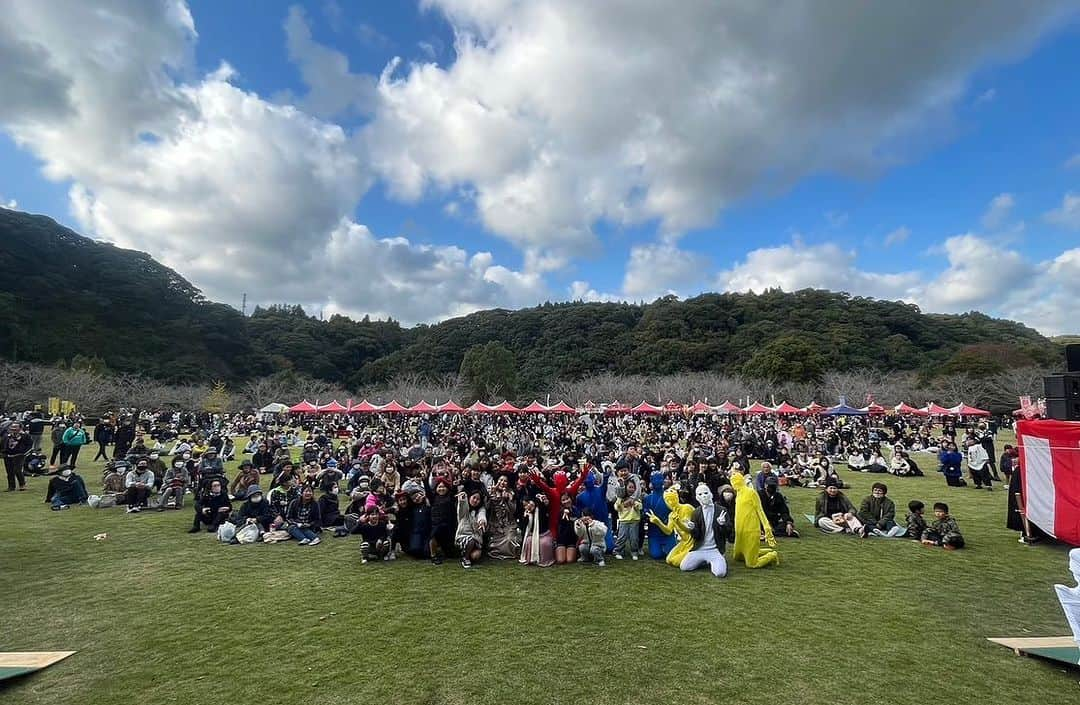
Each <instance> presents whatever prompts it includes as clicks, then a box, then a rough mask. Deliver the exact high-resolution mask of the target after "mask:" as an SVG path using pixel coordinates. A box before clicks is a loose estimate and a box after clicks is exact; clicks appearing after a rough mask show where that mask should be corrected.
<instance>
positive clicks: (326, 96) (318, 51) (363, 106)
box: [285, 5, 376, 118]
mask: <svg viewBox="0 0 1080 705" xmlns="http://www.w3.org/2000/svg"><path fill="white" fill-rule="evenodd" d="M285 39H286V41H285V46H286V48H287V49H288V53H289V59H290V60H292V61H293V62H294V63H295V64H296V65H297V67H298V68H299V69H300V75H301V77H302V78H303V79H304V84H305V85H306V86H307V87H308V93H307V95H305V96H304V97H303V98H302V99H301V100H300V105H301V106H302V107H303V108H304V109H305V110H307V111H308V112H310V113H311V114H313V115H316V116H318V117H323V118H331V117H334V116H337V115H342V114H345V113H348V112H350V111H354V112H357V113H360V114H366V113H367V112H368V111H370V110H371V109H372V106H373V105H374V103H375V99H376V95H375V79H374V78H373V77H372V76H369V75H367V74H356V73H352V72H351V71H350V70H349V59H348V57H346V56H345V55H344V54H343V53H341V52H340V51H335V50H333V49H330V48H329V47H326V46H324V45H322V44H319V43H318V42H316V41H315V40H314V39H313V38H312V36H311V26H310V24H309V23H308V19H307V16H306V15H305V14H304V10H303V8H301V7H300V6H298V5H293V6H292V7H290V8H289V15H288V17H287V18H286V19H285Z"/></svg>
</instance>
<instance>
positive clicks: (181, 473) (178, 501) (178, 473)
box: [158, 458, 191, 512]
mask: <svg viewBox="0 0 1080 705" xmlns="http://www.w3.org/2000/svg"><path fill="white" fill-rule="evenodd" d="M190 484H191V473H190V472H188V467H187V463H185V462H184V460H183V458H175V459H174V460H173V462H172V467H171V468H169V469H168V470H166V471H165V477H163V478H162V480H161V498H160V501H159V502H158V511H159V512H163V511H165V509H166V505H167V504H168V503H169V501H170V500H171V501H172V503H173V508H174V509H183V508H184V495H185V494H186V493H187V488H188V486H189V485H190Z"/></svg>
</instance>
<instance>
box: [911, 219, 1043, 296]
mask: <svg viewBox="0 0 1080 705" xmlns="http://www.w3.org/2000/svg"><path fill="white" fill-rule="evenodd" d="M944 251H945V256H946V258H947V260H948V266H947V267H946V269H945V270H944V271H943V272H942V273H941V274H939V275H938V276H936V277H935V278H933V279H932V280H930V281H929V282H927V283H926V284H925V285H923V286H922V287H920V289H918V290H916V291H914V292H913V298H915V300H916V301H917V302H918V303H919V304H920V305H921V306H924V307H925V308H926V309H927V310H930V311H941V312H946V313H953V312H963V311H970V310H974V309H981V310H995V309H997V307H998V306H999V305H1000V304H1001V303H1002V302H1003V301H1005V300H1006V299H1007V298H1008V297H1009V296H1010V295H1012V294H1013V293H1014V292H1015V288H1016V287H1017V286H1020V285H1022V284H1024V283H1025V280H1027V279H1028V278H1030V277H1031V276H1033V275H1034V273H1035V266H1034V265H1032V264H1031V263H1030V262H1028V261H1027V260H1025V259H1024V257H1023V256H1022V255H1021V254H1020V253H1019V252H1016V251H1015V250H1009V249H1007V248H1005V247H1002V246H1001V245H1000V244H999V243H996V242H991V241H989V240H987V239H985V238H981V237H979V236H977V235H974V234H971V233H968V234H965V235H958V236H956V237H951V238H949V239H948V240H946V241H945V244H944Z"/></svg>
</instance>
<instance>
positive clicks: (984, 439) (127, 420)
mask: <svg viewBox="0 0 1080 705" xmlns="http://www.w3.org/2000/svg"><path fill="white" fill-rule="evenodd" d="M53 424H54V427H55V426H56V425H62V426H65V433H66V431H67V430H69V429H71V428H76V427H78V428H80V429H81V424H79V423H78V421H77V420H75V419H72V420H66V421H65V420H57V419H54V420H53ZM100 426H106V427H108V428H110V429H113V428H115V429H116V430H115V431H113V430H110V432H109V434H107V435H108V436H109V438H110V440H111V442H112V443H114V444H115V445H114V455H113V459H112V460H110V461H109V462H108V464H107V466H106V471H105V474H104V477H103V479H102V494H101V496H94V497H89V496H88V493H87V488H86V482H85V480H84V479H83V478H82V477H80V476H79V475H78V474H77V473H76V472H75V468H74V466H75V463H76V461H77V453H75V454H72V453H70V452H68V453H67V455H66V457H65V459H64V460H65V461H64V462H63V463H62V464H61V465H60V470H59V472H58V473H57V474H56V475H55V476H54V477H52V478H51V479H50V482H49V487H48V492H47V495H46V501H47V502H48V503H49V504H50V506H52V507H53V508H54V509H64V508H66V507H68V506H71V505H73V504H79V503H82V502H86V501H88V500H91V501H94V502H95V503H97V504H98V505H101V506H104V505H107V504H112V503H115V504H122V505H125V506H126V507H127V511H128V512H130V513H138V512H140V511H143V510H145V509H150V508H153V509H156V510H157V511H159V512H161V511H166V510H169V509H172V510H182V509H184V507H185V504H186V502H187V499H188V497H189V495H190V499H191V505H192V507H193V519H192V522H191V527H190V531H191V532H193V533H194V532H199V531H201V530H205V531H208V532H214V533H217V534H218V536H219V537H220V538H222V539H223V540H225V541H229V542H233V543H249V542H255V541H263V542H275V541H282V540H289V539H295V540H296V541H297V542H298V543H299V544H300V545H304V546H316V545H318V544H319V543H320V542H321V540H322V537H323V536H326V535H333V536H349V535H354V534H355V535H358V536H359V538H360V547H361V554H362V560H363V561H364V562H367V561H369V560H393V559H395V558H397V557H398V556H399V555H407V556H411V557H413V558H417V559H424V560H431V561H432V562H434V563H441V562H442V561H443V560H444V559H445V558H447V557H448V556H451V555H453V556H456V557H458V558H459V559H460V560H461V563H462V565H464V566H466V567H469V566H471V565H473V564H474V563H475V562H476V561H479V560H483V559H486V558H491V559H514V560H519V561H520V562H522V563H526V564H535V565H545V566H546V565H552V564H557V563H571V562H586V561H588V562H595V563H597V564H599V565H603V564H604V561H605V557H610V556H614V557H615V558H616V559H624V558H629V559H631V560H637V559H638V558H639V557H640V556H641V555H643V554H644V547H645V546H647V547H648V549H649V552H650V555H652V557H654V558H663V557H664V555H658V553H657V545H658V544H659V542H660V541H661V538H662V537H661V535H660V534H659V533H657V531H658V530H659V529H658V527H660V526H661V525H662V524H663V521H656V522H653V521H651V520H652V519H654V518H655V516H656V513H662V514H663V517H661V519H665V518H666V516H667V514H668V511H670V509H671V507H668V509H665V508H664V503H665V499H664V493H665V491H666V490H669V488H672V487H674V488H675V489H674V492H675V493H676V494H673V495H672V496H677V498H678V503H679V504H683V505H687V506H689V507H697V506H699V503H700V499H701V497H700V496H698V495H697V491H698V488H700V487H702V486H704V487H706V488H707V492H708V493H709V494H711V497H712V499H713V500H714V501H715V502H716V504H717V505H718V506H726V508H727V509H729V512H728V515H729V516H730V517H734V515H735V513H734V501H735V494H736V493H735V490H734V489H733V488H732V486H731V484H730V478H731V474H732V473H734V472H739V473H741V474H742V475H744V476H746V481H747V482H748V483H752V485H753V489H754V490H755V491H756V492H757V493H758V495H759V497H760V500H761V504H762V508H763V510H764V514H765V517H766V518H767V521H768V523H769V524H770V525H771V529H772V531H773V533H774V534H775V535H776V536H778V537H792V538H794V537H798V535H799V532H798V531H797V530H796V528H795V521H794V519H793V518H792V515H791V512H790V509H789V506H788V503H787V499H786V498H785V496H784V494H783V491H782V489H781V488H783V487H816V488H819V489H820V494H819V495H818V497H817V499H816V503H815V512H814V515H813V523H814V525H815V526H816V527H817V528H819V529H820V530H821V531H823V532H826V533H848V534H853V535H857V536H862V537H890V538H898V537H907V538H910V539H913V540H917V541H922V542H924V543H927V544H930V545H939V546H944V547H946V548H958V547H960V546H962V545H963V538H962V537H961V535H960V532H959V529H958V528H957V526H956V522H955V520H954V519H953V518H952V517H951V516H950V515H949V513H948V507H947V506H946V505H944V504H943V503H938V504H935V505H934V519H933V520H932V521H930V522H927V521H926V520H925V519H923V505H922V503H921V502H918V501H913V502H911V503H910V504H909V513H908V515H907V516H906V517H905V520H904V522H903V523H901V522H899V521H898V520H897V517H896V507H895V504H894V503H893V500H892V499H890V498H889V496H888V488H887V487H886V485H885V484H884V483H881V482H876V483H874V485H873V488H872V492H871V494H870V495H869V496H867V497H866V498H865V499H863V500H862V501H861V502H860V503H859V506H858V507H856V506H855V505H854V504H853V503H852V502H851V500H849V499H848V498H847V497H846V496H845V495H844V493H843V491H842V490H843V489H844V487H845V483H844V481H843V479H842V477H841V474H840V472H839V470H838V468H839V467H844V466H846V468H847V470H848V471H855V472H872V473H882V474H890V473H891V474H893V475H895V476H897V477H905V476H912V475H922V474H923V472H922V470H921V469H920V468H919V466H918V464H917V463H916V461H915V460H914V459H913V458H912V457H911V456H912V454H916V453H924V454H931V453H933V452H937V453H938V465H939V471H941V472H942V473H943V475H944V476H945V479H946V482H947V484H948V485H950V486H952V485H960V484H963V483H964V480H963V478H962V467H963V466H964V465H965V464H966V465H967V469H968V471H969V473H970V476H971V478H972V480H973V482H974V484H975V487H983V486H985V487H987V488H988V489H989V488H990V483H991V481H992V479H993V477H994V476H995V475H996V473H997V468H996V465H995V463H994V460H993V453H992V451H993V436H992V432H991V429H990V428H988V427H987V425H985V424H981V425H979V426H973V427H971V428H968V429H966V430H964V429H957V428H956V427H955V426H951V425H948V424H946V425H945V426H943V427H941V428H940V431H939V435H937V436H935V435H933V431H934V428H933V427H932V426H931V425H930V424H929V423H928V422H926V420H924V419H907V418H896V419H892V420H890V422H889V424H888V425H885V426H881V425H876V424H874V423H872V422H871V421H870V420H869V419H866V418H809V419H798V420H793V421H785V420H782V419H775V418H747V417H703V416H697V417H685V416H663V417H634V416H592V415H584V416H573V415H570V416H546V415H545V416H524V415H497V414H486V415H476V416H474V415H442V416H433V417H418V416H406V415H395V416H383V415H374V416H367V417H337V418H331V419H327V418H326V417H319V418H315V417H308V418H306V419H301V420H300V422H299V424H298V425H297V426H291V425H288V420H287V419H285V418H282V419H277V418H267V417H264V418H261V419H260V418H256V417H254V416H246V417H245V416H240V415H236V416H231V417H230V416H224V417H222V416H210V415H208V414H204V415H194V414H193V415H187V418H185V417H184V416H183V415H179V414H169V413H163V414H157V415H144V416H142V417H140V418H139V419H133V418H131V417H126V416H121V417H120V419H119V421H118V422H117V423H116V424H112V423H111V422H105V423H103V424H98V425H97V426H95V429H97V428H99V427H100ZM181 431H183V432H181ZM958 431H960V432H963V433H964V436H963V438H962V441H961V442H962V444H963V445H964V447H965V450H966V457H965V454H961V453H960V452H959V451H958V450H957V446H956V442H955V438H956V436H957V433H958ZM82 433H83V434H84V435H85V432H82ZM24 435H25V432H24V431H22V429H21V428H20V427H19V425H18V424H11V425H10V426H9V427H8V428H7V429H6V432H5V435H4V447H5V449H7V448H8V447H9V446H10V447H11V448H13V449H17V448H22V447H23V446H25V445H26V443H27V440H26V439H25V438H24ZM94 437H100V434H98V433H97V431H96V430H95V432H94ZM128 437H130V438H128ZM121 438H123V439H125V443H124V444H123V446H121V443H120V440H119V439H121ZM61 440H62V439H61ZM32 444H33V442H32V441H31V445H32ZM107 446H108V443H104V444H101V446H100V454H101V455H105V457H106V458H107V457H108V456H107V455H106V448H107ZM987 446H989V450H990V451H991V452H990V453H987ZM886 454H888V456H889V457H888V458H887V459H886V457H885V455H886ZM234 456H238V457H240V458H241V459H242V460H241V462H240V463H239V468H238V470H237V472H236V473H235V474H234V475H233V477H232V478H231V479H230V478H229V477H228V476H227V475H226V472H225V465H224V463H225V461H227V460H229V459H231V458H232V457H234ZM6 458H7V455H5V459H6ZM751 458H754V459H760V460H762V463H761V466H760V470H759V471H758V472H756V473H753V474H750V459H751ZM928 458H933V455H928ZM1001 461H1002V463H1001V465H1002V471H1003V472H1005V473H1006V474H1008V473H1009V472H1011V470H1012V467H1013V465H1014V464H1015V456H1014V455H1011V451H1007V452H1006V454H1005V455H1004V456H1003V457H1002V458H1001ZM924 462H927V461H924ZM16 479H21V476H16V477H15V478H13V477H12V474H11V473H10V472H9V482H10V483H11V484H12V486H14V481H15V480H16ZM20 484H22V483H20ZM723 530H724V531H725V532H727V533H728V534H729V535H728V536H725V537H719V538H720V539H726V540H731V537H732V536H733V535H734V534H733V532H734V523H733V521H729V522H728V524H727V525H726V526H725V527H724V529H723ZM763 538H764V536H763ZM721 542H722V541H720V542H718V543H721Z"/></svg>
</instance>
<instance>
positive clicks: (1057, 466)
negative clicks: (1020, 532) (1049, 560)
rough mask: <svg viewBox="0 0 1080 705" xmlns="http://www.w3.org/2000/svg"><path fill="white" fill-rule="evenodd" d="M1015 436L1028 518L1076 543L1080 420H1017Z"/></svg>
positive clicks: (1079, 540)
mask: <svg viewBox="0 0 1080 705" xmlns="http://www.w3.org/2000/svg"><path fill="white" fill-rule="evenodd" d="M1016 439H1017V445H1018V446H1019V447H1020V480H1021V483H1022V485H1023V491H1024V509H1025V512H1026V515H1027V519H1028V521H1030V522H1031V523H1033V524H1035V526H1037V527H1039V528H1040V529H1042V530H1043V531H1045V532H1046V533H1048V534H1050V535H1051V536H1053V537H1054V538H1056V539H1059V540H1061V541H1065V542H1066V543H1070V544H1072V545H1074V546H1080V423H1077V422H1075V421H1074V422H1069V421H1049V420H1047V421H1020V422H1018V423H1017V424H1016Z"/></svg>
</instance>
